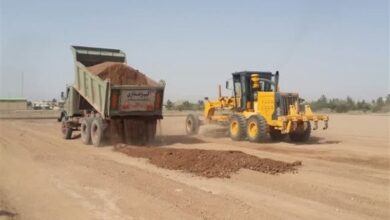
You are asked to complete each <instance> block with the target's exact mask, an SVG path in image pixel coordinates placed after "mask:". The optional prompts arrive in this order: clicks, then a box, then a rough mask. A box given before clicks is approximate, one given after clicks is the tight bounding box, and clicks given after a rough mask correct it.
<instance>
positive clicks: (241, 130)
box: [229, 115, 246, 141]
mask: <svg viewBox="0 0 390 220" xmlns="http://www.w3.org/2000/svg"><path fill="white" fill-rule="evenodd" d="M245 131H246V119H245V117H244V116H242V115H232V116H231V117H230V120H229V135H230V138H231V139H232V140H234V141H241V140H243V139H245V137H246V132H245Z"/></svg>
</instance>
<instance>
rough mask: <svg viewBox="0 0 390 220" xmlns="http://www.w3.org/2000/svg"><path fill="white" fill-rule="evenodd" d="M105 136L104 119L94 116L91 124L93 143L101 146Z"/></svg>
mask: <svg viewBox="0 0 390 220" xmlns="http://www.w3.org/2000/svg"><path fill="white" fill-rule="evenodd" d="M102 137H103V120H102V119H101V118H94V119H93V121H92V124H91V139H92V144H93V145H94V146H96V147H99V146H100V143H101V141H102Z"/></svg>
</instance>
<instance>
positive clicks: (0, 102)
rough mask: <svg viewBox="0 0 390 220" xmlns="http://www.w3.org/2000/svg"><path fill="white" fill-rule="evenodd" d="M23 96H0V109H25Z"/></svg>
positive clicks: (25, 104) (25, 103)
mask: <svg viewBox="0 0 390 220" xmlns="http://www.w3.org/2000/svg"><path fill="white" fill-rule="evenodd" d="M26 109H27V99H25V98H0V110H26Z"/></svg>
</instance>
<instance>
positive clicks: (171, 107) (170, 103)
mask: <svg viewBox="0 0 390 220" xmlns="http://www.w3.org/2000/svg"><path fill="white" fill-rule="evenodd" d="M165 107H166V108H167V110H172V109H173V107H174V104H173V102H172V101H171V100H169V99H168V100H167V104H166V105H165Z"/></svg>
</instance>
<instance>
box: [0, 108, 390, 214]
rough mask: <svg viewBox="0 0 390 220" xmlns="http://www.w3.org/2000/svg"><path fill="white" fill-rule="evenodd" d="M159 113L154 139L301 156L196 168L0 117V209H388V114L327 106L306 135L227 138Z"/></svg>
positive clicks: (49, 123) (55, 127)
mask: <svg viewBox="0 0 390 220" xmlns="http://www.w3.org/2000/svg"><path fill="white" fill-rule="evenodd" d="M183 121H184V118H183V117H167V118H166V119H164V121H163V123H162V129H161V130H162V131H161V132H159V133H162V136H161V137H160V138H159V142H160V144H158V145H159V147H174V148H188V149H190V148H199V149H215V150H241V151H243V152H245V153H248V154H251V155H256V156H258V157H261V158H271V159H276V160H281V161H286V162H292V161H296V160H300V161H302V163H303V165H302V166H301V167H299V169H298V173H286V174H279V175H269V174H265V173H260V172H255V171H251V170H245V169H244V170H241V171H239V172H238V173H237V174H233V175H232V176H231V178H211V179H209V178H205V177H199V176H194V175H193V174H188V173H183V172H180V171H174V170H167V169H163V168H158V167H156V166H154V165H152V164H150V163H148V162H147V161H146V160H145V159H142V158H133V157H129V156H127V155H125V154H122V153H119V152H114V151H112V146H106V147H102V148H95V147H93V146H85V145H83V144H82V143H81V141H80V140H79V139H75V140H70V141H67V140H63V139H61V135H60V133H59V126H60V125H59V124H58V123H57V122H56V121H55V120H0V219H110V220H111V219H112V220H115V219H389V218H390V211H389V210H390V152H389V149H390V146H389V145H390V144H389V133H390V131H389V124H390V117H389V116H374V115H366V116H365V115H362V116H353V115H332V116H331V122H330V129H329V130H327V131H315V132H313V137H312V139H311V141H310V142H309V143H308V144H304V145H296V144H293V143H288V142H282V143H265V144H252V143H248V142H232V141H231V140H230V139H229V138H226V137H224V135H223V132H220V131H218V130H217V129H216V128H212V127H208V128H204V129H202V130H201V133H202V134H201V135H198V136H196V137H186V136H185V135H184V128H183V124H184V123H183Z"/></svg>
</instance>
